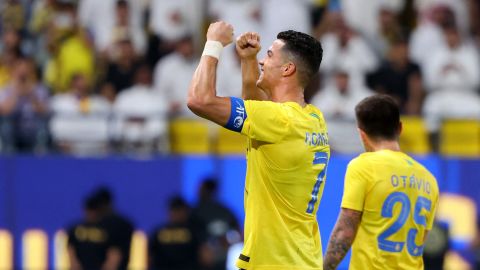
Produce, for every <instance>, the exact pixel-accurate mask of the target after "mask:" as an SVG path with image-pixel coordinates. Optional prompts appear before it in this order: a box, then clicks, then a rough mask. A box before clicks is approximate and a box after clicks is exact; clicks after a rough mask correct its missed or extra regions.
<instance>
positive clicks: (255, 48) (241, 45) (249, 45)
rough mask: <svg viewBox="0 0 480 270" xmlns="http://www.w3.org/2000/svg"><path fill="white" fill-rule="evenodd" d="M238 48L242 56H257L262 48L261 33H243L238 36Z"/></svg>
mask: <svg viewBox="0 0 480 270" xmlns="http://www.w3.org/2000/svg"><path fill="white" fill-rule="evenodd" d="M236 48H237V53H238V55H239V56H240V58H243V59H246V58H255V57H256V56H257V54H258V52H259V51H260V49H261V48H262V47H261V46H260V35H258V33H255V32H247V33H243V34H242V35H240V36H239V37H238V38H237V44H236Z"/></svg>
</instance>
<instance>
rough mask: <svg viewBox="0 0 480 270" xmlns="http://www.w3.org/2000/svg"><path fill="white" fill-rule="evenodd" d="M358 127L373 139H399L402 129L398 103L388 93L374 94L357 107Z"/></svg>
mask: <svg viewBox="0 0 480 270" xmlns="http://www.w3.org/2000/svg"><path fill="white" fill-rule="evenodd" d="M355 114H356V116H357V122H358V127H359V128H360V129H361V130H363V131H364V132H365V133H367V135H368V136H369V137H371V138H373V139H386V140H394V139H397V137H398V135H399V131H400V110H399V108H398V104H397V103H396V102H395V100H394V99H393V98H391V97H390V96H388V95H373V96H370V97H367V98H365V99H363V100H362V101H360V103H358V104H357V106H356V107H355Z"/></svg>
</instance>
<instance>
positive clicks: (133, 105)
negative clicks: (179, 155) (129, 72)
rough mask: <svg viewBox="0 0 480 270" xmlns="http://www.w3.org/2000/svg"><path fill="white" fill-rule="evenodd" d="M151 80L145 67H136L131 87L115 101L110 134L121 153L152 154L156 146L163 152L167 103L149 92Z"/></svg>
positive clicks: (145, 65)
mask: <svg viewBox="0 0 480 270" xmlns="http://www.w3.org/2000/svg"><path fill="white" fill-rule="evenodd" d="M151 77H152V76H151V72H150V68H149V67H148V65H147V64H142V65H140V66H139V68H138V69H137V70H136V72H135V84H134V85H133V86H132V87H130V88H128V89H125V90H124V91H122V92H121V93H120V94H119V95H118V97H117V99H116V100H115V104H114V106H113V112H114V115H113V116H114V117H113V118H114V121H113V129H112V133H113V134H112V135H113V138H114V140H115V141H116V142H117V143H118V144H119V147H120V149H121V150H122V152H131V151H134V152H137V153H153V152H155V150H156V149H157V148H158V147H161V149H160V150H164V151H165V150H166V149H167V147H166V146H167V144H166V139H167V136H166V134H167V130H168V129H167V126H168V125H167V123H168V122H167V109H168V106H167V105H168V104H167V103H166V101H165V99H163V97H162V96H161V95H159V94H158V93H156V92H155V91H154V90H153V88H152V86H151V81H152V80H151Z"/></svg>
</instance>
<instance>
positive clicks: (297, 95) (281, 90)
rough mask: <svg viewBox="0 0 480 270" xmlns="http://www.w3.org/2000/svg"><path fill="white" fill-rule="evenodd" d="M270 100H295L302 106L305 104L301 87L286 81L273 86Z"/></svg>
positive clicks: (281, 101) (282, 101) (280, 101)
mask: <svg viewBox="0 0 480 270" xmlns="http://www.w3.org/2000/svg"><path fill="white" fill-rule="evenodd" d="M271 100H272V101H274V102H278V103H284V102H296V103H298V104H300V106H302V107H305V106H306V105H307V103H306V102H305V96H304V94H303V88H302V87H300V86H298V85H291V84H288V83H282V84H280V85H278V86H277V87H275V88H274V90H273V91H271Z"/></svg>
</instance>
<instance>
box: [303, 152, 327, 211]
mask: <svg viewBox="0 0 480 270" xmlns="http://www.w3.org/2000/svg"><path fill="white" fill-rule="evenodd" d="M317 164H323V165H325V166H324V167H323V169H322V170H321V171H320V172H319V173H318V176H317V181H315V185H314V186H313V191H312V198H311V199H310V201H309V202H308V206H307V213H308V214H312V213H313V210H314V209H315V203H316V202H317V201H318V192H319V191H320V186H321V185H322V183H323V180H324V178H325V173H326V172H327V164H328V154H327V153H326V152H316V153H315V157H314V158H313V165H317Z"/></svg>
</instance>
